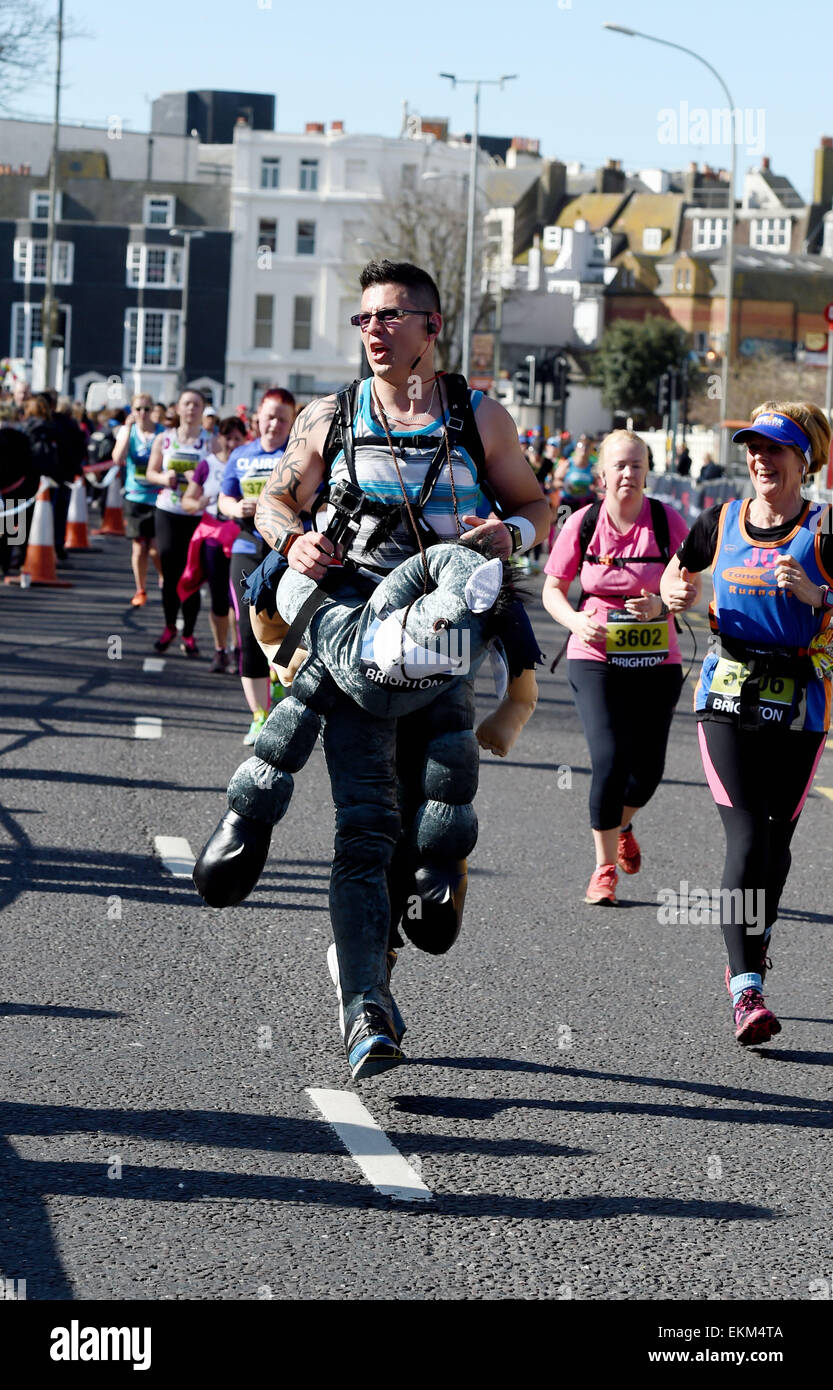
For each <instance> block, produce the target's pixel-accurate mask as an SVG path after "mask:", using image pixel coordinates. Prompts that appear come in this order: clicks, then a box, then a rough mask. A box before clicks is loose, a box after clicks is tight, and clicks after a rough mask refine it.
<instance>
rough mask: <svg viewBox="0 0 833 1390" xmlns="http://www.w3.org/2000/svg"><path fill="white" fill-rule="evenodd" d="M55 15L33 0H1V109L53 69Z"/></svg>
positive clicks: (9, 105) (5, 108)
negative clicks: (32, 0) (31, 0)
mask: <svg viewBox="0 0 833 1390" xmlns="http://www.w3.org/2000/svg"><path fill="white" fill-rule="evenodd" d="M56 27H57V25H56V18H55V16H54V15H50V14H49V13H48V12H47V11H46V10H45V9H44V7H43V5H42V4H39V3H37V2H36V0H34V2H33V3H30V2H29V0H0V110H3V111H8V110H9V109H10V108H11V105H12V103H11V101H10V98H11V97H13V96H16V95H18V94H19V93H20V92H22V91H23V90H24V89H25V88H26V87H28V86H30V85H31V83H32V80H33V78H35V80H36V81H38V82H40V81H41V80H42V78H43V77H44V75H45V72H46V71H48V70H51V67H52V61H53V52H54V47H55V33H56Z"/></svg>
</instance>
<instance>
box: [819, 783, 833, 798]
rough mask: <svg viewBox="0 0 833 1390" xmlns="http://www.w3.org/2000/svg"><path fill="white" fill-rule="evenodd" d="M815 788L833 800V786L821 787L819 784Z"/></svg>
mask: <svg viewBox="0 0 833 1390" xmlns="http://www.w3.org/2000/svg"><path fill="white" fill-rule="evenodd" d="M815 790H816V791H817V792H821V794H822V796H826V797H827V798H828V800H830V801H833V787H819V786H817V787H816V788H815Z"/></svg>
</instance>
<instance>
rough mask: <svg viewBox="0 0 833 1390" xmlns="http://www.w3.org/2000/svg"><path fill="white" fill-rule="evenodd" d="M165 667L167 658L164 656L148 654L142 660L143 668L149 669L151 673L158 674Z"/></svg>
mask: <svg viewBox="0 0 833 1390" xmlns="http://www.w3.org/2000/svg"><path fill="white" fill-rule="evenodd" d="M164 669H165V658H164V657H162V656H146V657H145V659H144V661H143V662H142V670H143V671H148V672H149V673H150V674H151V675H154V676H158V675H159V672H160V671H164Z"/></svg>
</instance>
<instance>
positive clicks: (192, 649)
mask: <svg viewBox="0 0 833 1390" xmlns="http://www.w3.org/2000/svg"><path fill="white" fill-rule="evenodd" d="M179 650H180V651H181V652H184V653H185V655H186V656H199V654H200V649H199V647H198V646H197V639H196V637H183V639H182V641H181V642H180V644H179Z"/></svg>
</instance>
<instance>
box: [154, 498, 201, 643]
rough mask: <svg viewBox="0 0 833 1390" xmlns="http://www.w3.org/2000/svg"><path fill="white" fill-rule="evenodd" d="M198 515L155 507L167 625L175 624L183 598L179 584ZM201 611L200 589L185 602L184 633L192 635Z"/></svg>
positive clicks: (183, 613)
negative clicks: (188, 514) (178, 590)
mask: <svg viewBox="0 0 833 1390" xmlns="http://www.w3.org/2000/svg"><path fill="white" fill-rule="evenodd" d="M198 522H199V517H197V516H185V515H183V516H179V515H177V513H175V512H166V511H163V510H162V508H161V507H157V508H156V548H157V550H158V551H159V561H160V564H161V565H162V608H163V610H164V613H165V626H166V627H175V626H176V620H177V616H178V614H179V608H180V602H179V594H178V593H177V591H176V586H177V584H178V583H179V581H180V579H181V578H182V573H183V570H184V569H185V564H186V561H187V559H188V546H189V545H190V544H191V537H192V536H193V534H194V532H195V531H196V529H197V524H198ZM199 611H200V592H199V589H198V590H197V592H196V593H195V594H192V595H191V597H190V598H187V599H186V600H185V602H184V603H183V604H182V618H183V622H184V627H183V630H182V635H183V637H191V636H193V632H194V628H195V627H196V624H197V614H198V613H199Z"/></svg>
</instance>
